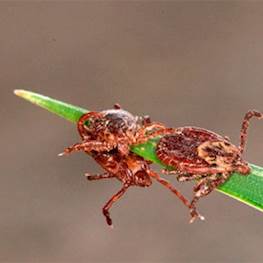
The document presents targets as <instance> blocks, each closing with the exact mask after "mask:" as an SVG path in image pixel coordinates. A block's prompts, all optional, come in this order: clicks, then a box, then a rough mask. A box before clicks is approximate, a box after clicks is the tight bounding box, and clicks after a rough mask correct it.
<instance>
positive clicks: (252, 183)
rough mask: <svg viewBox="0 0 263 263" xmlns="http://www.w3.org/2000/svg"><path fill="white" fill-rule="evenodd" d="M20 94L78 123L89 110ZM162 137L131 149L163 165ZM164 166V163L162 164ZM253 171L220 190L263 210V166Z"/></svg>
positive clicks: (235, 176) (23, 92)
mask: <svg viewBox="0 0 263 263" xmlns="http://www.w3.org/2000/svg"><path fill="white" fill-rule="evenodd" d="M14 92H15V94H16V95H17V96H20V97H22V98H24V99H26V100H28V101H30V102H32V103H34V104H36V105H38V106H40V107H42V108H44V109H46V110H48V111H50V112H52V113H55V114H57V115H59V116H60V117H62V118H64V119H66V120H69V121H71V122H74V123H76V122H77V121H78V120H79V118H80V116H81V115H83V114H84V113H87V112H88V110H86V109H84V108H80V107H77V106H74V105H71V104H68V103H65V102H61V101H58V100H55V99H52V98H49V97H46V96H43V95H40V94H37V93H34V92H30V91H25V90H15V91H14ZM159 139H160V137H157V138H154V139H152V140H149V141H148V142H147V143H144V144H141V145H136V146H133V147H131V151H133V152H134V153H136V154H138V155H140V156H141V157H143V158H145V159H147V160H150V161H152V162H154V163H158V164H160V165H162V163H161V162H160V160H159V159H158V158H157V156H156V154H155V149H156V144H157V142H158V140H159ZM162 166H163V165H162ZM250 167H251V173H250V174H249V175H248V176H244V175H240V174H238V173H233V175H232V176H231V178H230V179H229V180H228V181H227V182H226V183H224V184H223V185H221V186H220V187H219V188H218V191H220V192H221V193H224V194H226V195H228V196H230V197H232V198H235V199H237V200H239V201H241V202H243V203H245V204H247V205H249V206H251V207H254V208H255V209H257V210H259V211H262V212H263V168H262V167H259V166H256V165H253V164H250Z"/></svg>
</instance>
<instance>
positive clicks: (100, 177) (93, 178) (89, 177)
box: [85, 173, 115, 181]
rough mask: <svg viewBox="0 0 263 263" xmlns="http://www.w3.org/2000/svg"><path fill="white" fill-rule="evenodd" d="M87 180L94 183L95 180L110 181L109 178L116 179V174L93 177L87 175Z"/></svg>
mask: <svg viewBox="0 0 263 263" xmlns="http://www.w3.org/2000/svg"><path fill="white" fill-rule="evenodd" d="M85 176H86V178H87V179H88V180H89V181H93V180H101V179H109V178H113V177H115V175H114V174H109V173H104V174H94V175H91V174H89V173H85Z"/></svg>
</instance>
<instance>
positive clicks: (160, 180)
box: [149, 171, 205, 222]
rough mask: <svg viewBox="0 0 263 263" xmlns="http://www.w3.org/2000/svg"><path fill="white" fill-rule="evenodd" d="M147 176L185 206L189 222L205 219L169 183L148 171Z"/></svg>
mask: <svg viewBox="0 0 263 263" xmlns="http://www.w3.org/2000/svg"><path fill="white" fill-rule="evenodd" d="M149 175H150V176H152V177H153V178H155V179H156V180H157V181H158V182H159V183H160V184H162V185H163V186H165V187H166V188H168V189H169V190H170V191H172V192H173V193H174V194H175V195H176V196H177V197H178V198H179V199H180V200H181V201H182V202H183V204H184V205H185V206H187V207H188V208H189V209H190V214H191V217H192V218H191V221H190V222H192V221H194V220H195V219H196V218H200V219H201V220H204V219H205V218H204V217H203V216H202V215H200V214H199V213H198V211H197V210H196V208H195V207H193V206H192V205H191V203H190V202H189V201H188V200H187V199H186V198H185V197H184V196H183V195H182V194H181V193H180V192H179V191H178V190H177V189H175V188H174V187H173V186H172V185H171V183H170V182H168V181H166V180H165V179H163V178H162V177H160V176H159V175H158V174H157V173H155V172H153V171H149Z"/></svg>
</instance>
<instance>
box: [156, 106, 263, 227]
mask: <svg viewBox="0 0 263 263" xmlns="http://www.w3.org/2000/svg"><path fill="white" fill-rule="evenodd" d="M252 117H257V118H259V119H261V118H262V117H263V115H262V113H260V112H258V111H255V110H252V111H249V112H247V113H246V115H245V117H244V120H243V123H242V128H241V133H240V145H239V146H235V145H234V144H232V143H231V142H230V141H229V139H228V138H227V137H222V136H220V135H218V134H216V133H214V132H211V131H208V130H205V129H202V128H197V127H181V128H176V129H174V133H173V134H167V135H165V136H163V137H162V138H161V139H160V141H159V142H158V144H157V149H156V154H157V156H158V158H159V159H160V160H161V161H162V163H163V164H165V165H166V166H169V167H171V169H172V170H170V169H166V170H165V171H164V172H165V173H167V174H175V175H176V177H177V180H178V181H180V182H183V181H191V180H197V183H196V185H195V186H194V197H193V199H192V201H191V205H190V213H191V215H192V219H191V222H192V221H194V219H195V218H196V215H195V211H196V203H197V201H198V200H199V199H200V198H201V197H203V196H206V195H208V194H209V193H210V192H212V191H213V190H214V189H215V188H216V187H218V186H220V185H221V184H223V183H224V182H226V181H227V179H228V178H229V177H230V176H231V174H232V173H233V172H238V173H239V174H241V175H248V174H249V173H250V167H249V166H248V163H247V162H246V161H245V160H244V159H243V157H242V154H243V152H244V148H245V144H246V138H247V129H248V126H249V121H250V119H251V118H252ZM179 198H181V197H179ZM193 212H194V214H193Z"/></svg>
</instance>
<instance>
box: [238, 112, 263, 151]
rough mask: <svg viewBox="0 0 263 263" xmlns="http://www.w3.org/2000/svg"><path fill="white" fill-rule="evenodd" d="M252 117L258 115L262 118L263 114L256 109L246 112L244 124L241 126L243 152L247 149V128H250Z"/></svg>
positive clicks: (257, 116) (240, 147)
mask: <svg viewBox="0 0 263 263" xmlns="http://www.w3.org/2000/svg"><path fill="white" fill-rule="evenodd" d="M252 117H256V118H258V119H262V118H263V114H262V113H260V112H258V111H255V110H251V111H249V112H247V113H246V115H245V117H244V120H243V123H242V126H241V133H240V146H239V149H240V152H241V153H243V152H244V149H245V145H246V140H247V130H248V126H249V121H250V119H251V118H252Z"/></svg>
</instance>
